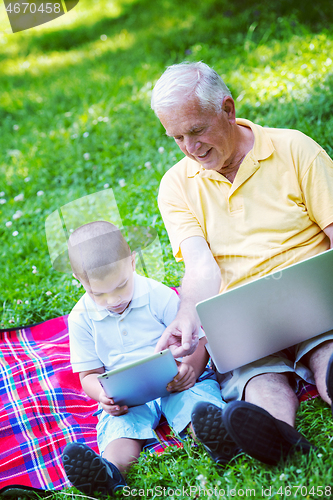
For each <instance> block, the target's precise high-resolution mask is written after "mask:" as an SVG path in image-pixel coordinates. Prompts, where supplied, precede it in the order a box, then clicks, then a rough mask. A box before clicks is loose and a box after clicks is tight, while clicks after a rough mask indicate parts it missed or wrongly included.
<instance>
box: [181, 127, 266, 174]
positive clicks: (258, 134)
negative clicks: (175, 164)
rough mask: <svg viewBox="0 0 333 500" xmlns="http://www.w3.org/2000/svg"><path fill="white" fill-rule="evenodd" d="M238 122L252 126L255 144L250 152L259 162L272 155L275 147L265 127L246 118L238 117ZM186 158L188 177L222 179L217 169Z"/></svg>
mask: <svg viewBox="0 0 333 500" xmlns="http://www.w3.org/2000/svg"><path fill="white" fill-rule="evenodd" d="M236 123H237V125H243V126H245V127H249V128H251V130H252V132H253V134H254V145H253V148H252V150H251V151H250V152H249V154H251V155H252V157H253V159H254V160H255V161H257V162H259V161H260V160H266V159H267V158H268V157H269V156H271V154H272V153H273V152H274V150H275V148H274V145H273V143H272V140H271V138H270V137H269V135H268V134H267V132H266V131H265V129H264V127H261V126H260V125H256V124H255V123H253V122H251V121H250V120H246V119H245V118H237V119H236ZM186 160H187V177H195V176H196V175H198V174H199V175H200V176H201V177H210V178H212V179H216V180H221V174H219V173H218V172H215V170H206V169H205V168H203V166H202V165H200V163H198V162H197V161H195V160H192V159H191V158H186Z"/></svg>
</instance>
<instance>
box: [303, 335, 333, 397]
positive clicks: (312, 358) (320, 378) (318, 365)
mask: <svg viewBox="0 0 333 500" xmlns="http://www.w3.org/2000/svg"><path fill="white" fill-rule="evenodd" d="M332 353H333V341H332V340H328V341H326V342H323V343H322V344H321V345H319V346H318V347H315V348H314V349H312V350H311V351H310V352H308V353H307V354H306V355H305V356H304V357H303V358H302V361H304V363H305V364H306V365H307V366H308V367H309V368H310V370H311V371H312V373H313V376H314V379H315V382H316V386H317V390H318V392H319V394H320V396H321V398H322V399H323V400H324V401H326V403H328V404H329V405H331V404H332V401H331V400H330V398H329V396H328V394H327V388H326V372H327V364H328V360H329V359H330V357H331V355H332Z"/></svg>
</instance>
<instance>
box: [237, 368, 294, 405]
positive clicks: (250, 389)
mask: <svg viewBox="0 0 333 500" xmlns="http://www.w3.org/2000/svg"><path fill="white" fill-rule="evenodd" d="M282 388H288V389H290V388H291V383H290V374H289V373H288V372H286V373H261V374H260V375H256V376H255V377H253V378H251V379H250V380H249V381H248V383H247V384H246V386H245V390H244V395H245V399H247V398H248V397H250V396H251V395H252V394H256V393H258V391H259V392H261V393H263V392H266V391H275V392H276V391H278V390H280V389H282Z"/></svg>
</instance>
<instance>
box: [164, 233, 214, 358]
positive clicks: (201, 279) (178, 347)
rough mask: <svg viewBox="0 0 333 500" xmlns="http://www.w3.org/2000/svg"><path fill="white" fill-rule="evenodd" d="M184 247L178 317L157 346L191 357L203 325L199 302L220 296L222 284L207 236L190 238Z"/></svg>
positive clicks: (183, 244) (176, 354)
mask: <svg viewBox="0 0 333 500" xmlns="http://www.w3.org/2000/svg"><path fill="white" fill-rule="evenodd" d="M180 248H181V252H182V255H183V259H184V263H185V275H184V278H183V281H182V287H181V292H180V298H181V301H180V306H179V310H178V313H177V316H176V318H175V319H174V321H173V322H172V323H171V324H170V325H169V326H168V327H167V328H166V329H165V331H164V332H163V335H162V336H161V338H160V340H159V341H158V343H157V346H156V349H155V350H156V351H159V350H162V349H166V348H167V347H169V348H170V350H171V351H172V353H173V355H174V356H175V357H181V356H187V355H189V354H192V353H193V352H194V351H195V349H196V347H197V345H198V333H199V328H200V320H199V317H198V315H197V312H196V309H195V305H196V303H197V302H200V301H201V300H205V299H208V298H209V297H212V296H213V295H217V294H218V293H219V291H220V285H221V272H220V269H219V267H218V265H217V263H216V261H215V259H214V257H213V255H212V252H211V251H210V249H209V246H208V244H207V242H206V240H205V239H204V238H202V237H201V236H192V237H190V238H187V239H186V240H184V241H183V242H182V243H181V245H180Z"/></svg>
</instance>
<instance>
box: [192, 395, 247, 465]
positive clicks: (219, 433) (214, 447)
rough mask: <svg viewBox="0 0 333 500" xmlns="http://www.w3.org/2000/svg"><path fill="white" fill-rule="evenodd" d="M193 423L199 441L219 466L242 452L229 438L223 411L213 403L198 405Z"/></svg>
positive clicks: (194, 412)
mask: <svg viewBox="0 0 333 500" xmlns="http://www.w3.org/2000/svg"><path fill="white" fill-rule="evenodd" d="M191 421H192V425H193V429H194V432H195V435H196V437H197V439H198V440H199V441H200V442H201V443H202V444H203V445H204V447H205V448H206V450H207V452H208V453H209V455H210V456H211V457H212V459H213V460H214V461H215V462H216V463H217V464H218V465H225V464H227V463H228V462H230V460H231V459H232V458H233V457H234V456H235V455H237V453H239V452H240V449H239V448H238V446H237V445H236V443H235V441H233V440H232V439H231V437H230V436H229V434H228V432H227V430H226V428H225V426H224V423H223V419H222V410H221V408H219V407H218V406H216V405H213V404H212V403H206V402H202V403H197V404H196V405H195V406H194V408H193V411H192V415H191Z"/></svg>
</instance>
